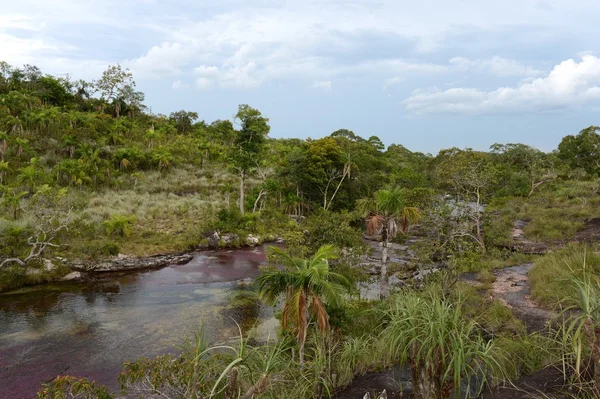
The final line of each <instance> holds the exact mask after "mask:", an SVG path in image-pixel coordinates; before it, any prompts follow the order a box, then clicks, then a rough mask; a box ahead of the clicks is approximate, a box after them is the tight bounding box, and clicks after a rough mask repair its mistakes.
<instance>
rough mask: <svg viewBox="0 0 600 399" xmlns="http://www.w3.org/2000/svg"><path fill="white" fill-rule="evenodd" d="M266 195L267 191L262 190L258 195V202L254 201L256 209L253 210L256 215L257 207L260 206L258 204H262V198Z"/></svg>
mask: <svg viewBox="0 0 600 399" xmlns="http://www.w3.org/2000/svg"><path fill="white" fill-rule="evenodd" d="M264 194H265V190H260V192H259V193H258V197H257V198H256V201H254V207H253V208H252V213H256V207H257V206H258V203H259V202H260V199H261V198H262V196H263V195H264Z"/></svg>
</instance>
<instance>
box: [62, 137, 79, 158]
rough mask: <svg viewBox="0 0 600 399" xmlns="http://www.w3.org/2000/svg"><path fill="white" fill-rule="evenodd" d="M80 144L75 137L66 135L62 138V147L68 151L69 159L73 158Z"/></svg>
mask: <svg viewBox="0 0 600 399" xmlns="http://www.w3.org/2000/svg"><path fill="white" fill-rule="evenodd" d="M78 144H79V141H78V140H77V137H75V136H74V135H69V134H66V135H64V136H63V137H62V142H61V146H62V148H63V149H64V150H66V151H67V153H68V154H69V158H73V154H75V149H76V148H77V145H78Z"/></svg>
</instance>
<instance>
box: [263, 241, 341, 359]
mask: <svg viewBox="0 0 600 399" xmlns="http://www.w3.org/2000/svg"><path fill="white" fill-rule="evenodd" d="M269 250H270V255H271V256H274V257H275V259H276V261H277V262H278V263H280V264H281V265H282V266H284V267H285V268H286V269H285V270H271V271H266V272H263V273H262V274H261V275H260V276H258V277H257V278H256V284H257V285H258V292H259V295H260V298H261V299H263V300H264V301H265V302H266V303H268V304H270V305H275V304H276V303H277V301H278V300H279V298H280V297H282V296H284V297H285V299H284V301H285V302H284V307H283V314H282V323H283V328H284V329H287V328H289V327H292V328H293V330H294V332H295V333H296V340H297V342H298V354H299V358H300V364H303V363H304V344H305V342H306V335H307V332H308V327H309V324H310V321H311V318H313V319H315V320H316V324H317V326H318V328H319V330H320V331H321V332H322V333H326V332H328V331H329V315H328V313H327V309H326V305H332V306H337V305H338V304H339V302H340V298H341V294H342V293H343V292H344V290H348V289H350V287H351V284H350V282H349V281H348V279H346V278H345V277H344V276H342V275H341V274H338V273H335V272H332V271H331V270H330V269H329V259H335V258H337V256H338V251H337V250H336V249H335V248H334V247H333V246H331V245H323V246H322V247H321V248H319V249H318V250H317V252H316V253H315V254H314V255H313V256H312V257H311V258H309V259H303V258H296V257H293V256H290V255H289V254H288V253H287V252H285V251H284V250H282V249H280V248H277V247H270V248H269Z"/></svg>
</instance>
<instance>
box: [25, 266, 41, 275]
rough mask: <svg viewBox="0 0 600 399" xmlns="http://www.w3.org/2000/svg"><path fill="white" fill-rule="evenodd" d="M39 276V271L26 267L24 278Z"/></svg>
mask: <svg viewBox="0 0 600 399" xmlns="http://www.w3.org/2000/svg"><path fill="white" fill-rule="evenodd" d="M39 274H42V270H41V269H35V268H33V267H28V268H27V270H25V275H26V276H37V275H39Z"/></svg>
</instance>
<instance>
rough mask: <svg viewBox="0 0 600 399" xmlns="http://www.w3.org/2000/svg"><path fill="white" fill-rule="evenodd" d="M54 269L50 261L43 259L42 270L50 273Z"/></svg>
mask: <svg viewBox="0 0 600 399" xmlns="http://www.w3.org/2000/svg"><path fill="white" fill-rule="evenodd" d="M55 267H56V266H54V263H52V261H51V260H50V259H44V270H46V271H47V272H51V271H52V270H54V268H55Z"/></svg>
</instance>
